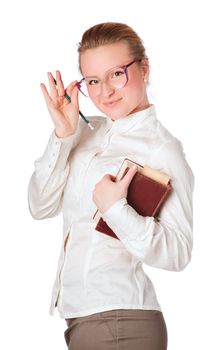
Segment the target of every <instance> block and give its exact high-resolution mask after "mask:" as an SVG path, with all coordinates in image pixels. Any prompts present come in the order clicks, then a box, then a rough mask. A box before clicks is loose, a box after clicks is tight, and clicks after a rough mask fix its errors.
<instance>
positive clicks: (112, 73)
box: [77, 59, 141, 97]
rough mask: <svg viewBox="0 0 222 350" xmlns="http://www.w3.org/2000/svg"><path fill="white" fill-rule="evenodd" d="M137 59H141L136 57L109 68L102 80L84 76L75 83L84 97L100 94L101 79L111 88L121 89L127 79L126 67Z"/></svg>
mask: <svg viewBox="0 0 222 350" xmlns="http://www.w3.org/2000/svg"><path fill="white" fill-rule="evenodd" d="M137 61H141V59H139V60H138V59H136V60H133V61H132V62H130V63H128V64H125V65H123V66H118V67H115V68H112V69H110V70H109V71H108V72H107V73H106V76H105V79H104V80H101V79H98V78H97V77H85V78H83V79H81V80H80V81H79V82H78V83H77V87H78V89H79V91H80V92H81V93H82V94H83V95H84V96H86V97H96V96H98V95H100V93H101V88H102V82H103V81H104V82H105V83H106V84H108V85H109V86H110V87H111V88H113V89H122V88H123V87H124V86H125V85H126V84H127V82H128V80H129V77H128V71H127V69H128V68H129V67H130V66H131V65H132V64H133V63H135V62H137Z"/></svg>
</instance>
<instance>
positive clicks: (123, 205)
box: [102, 198, 152, 241]
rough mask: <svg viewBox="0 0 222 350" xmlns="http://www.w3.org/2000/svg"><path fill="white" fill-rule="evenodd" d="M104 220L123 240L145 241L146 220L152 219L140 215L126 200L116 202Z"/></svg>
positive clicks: (105, 214) (104, 216)
mask: <svg viewBox="0 0 222 350" xmlns="http://www.w3.org/2000/svg"><path fill="white" fill-rule="evenodd" d="M102 217H103V220H104V221H106V223H107V225H108V226H110V228H111V229H112V230H113V231H114V232H115V234H116V235H117V236H118V237H119V238H120V239H121V240H122V241H124V240H131V239H143V237H144V230H145V227H146V224H147V222H146V220H147V219H150V220H151V221H152V218H151V217H150V218H149V217H146V218H145V217H144V216H141V215H139V214H138V213H137V212H136V210H135V209H133V208H132V207H131V206H130V205H129V204H128V202H127V199H126V198H121V199H119V200H118V201H116V202H115V203H114V204H113V205H112V206H111V207H110V208H109V209H108V210H106V211H105V212H104V213H103V214H102Z"/></svg>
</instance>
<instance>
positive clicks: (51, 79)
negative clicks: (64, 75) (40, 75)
mask: <svg viewBox="0 0 222 350" xmlns="http://www.w3.org/2000/svg"><path fill="white" fill-rule="evenodd" d="M47 75H48V80H49V87H50V94H51V96H52V98H56V97H58V91H57V89H56V84H55V81H54V77H53V75H52V73H51V72H47Z"/></svg>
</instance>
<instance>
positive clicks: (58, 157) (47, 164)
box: [35, 130, 78, 173]
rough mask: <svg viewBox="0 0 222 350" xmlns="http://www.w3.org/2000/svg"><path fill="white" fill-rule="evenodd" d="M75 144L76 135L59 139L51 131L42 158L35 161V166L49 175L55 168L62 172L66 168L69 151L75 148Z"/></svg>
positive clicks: (76, 140)
mask: <svg viewBox="0 0 222 350" xmlns="http://www.w3.org/2000/svg"><path fill="white" fill-rule="evenodd" d="M77 142H78V137H77V135H76V134H73V135H70V136H67V137H64V138H60V137H58V136H57V135H56V134H55V130H53V132H52V133H51V135H50V138H49V141H48V144H47V146H46V148H45V151H44V153H43V156H42V157H40V158H38V159H37V160H36V161H35V165H36V166H37V165H40V167H41V168H42V169H44V172H45V170H46V169H47V172H49V173H51V172H52V170H53V169H55V168H56V169H58V170H61V171H63V170H64V169H65V168H66V164H67V160H68V156H69V154H70V151H71V149H72V148H74V147H75V146H76V144H77Z"/></svg>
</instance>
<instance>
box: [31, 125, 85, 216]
mask: <svg viewBox="0 0 222 350" xmlns="http://www.w3.org/2000/svg"><path fill="white" fill-rule="evenodd" d="M79 123H81V120H80V121H79ZM82 124H83V123H82ZM79 136H80V130H77V132H76V133H75V134H73V135H70V136H68V137H65V138H59V137H57V135H56V134H55V130H54V131H53V132H52V134H51V136H50V138H49V141H48V144H47V146H46V149H45V151H44V154H43V156H42V157H40V158H38V159H36V160H35V162H34V166H35V171H34V172H33V174H32V176H31V178H30V181H29V185H28V205H29V211H30V213H31V215H32V217H33V218H34V219H37V220H41V219H46V218H51V217H54V216H56V215H58V214H59V213H60V211H61V207H62V197H63V190H64V187H65V185H66V181H67V178H68V175H69V169H70V165H69V162H68V156H69V154H70V151H71V150H72V149H73V148H74V147H75V146H76V145H77V143H78V141H79Z"/></svg>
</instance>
